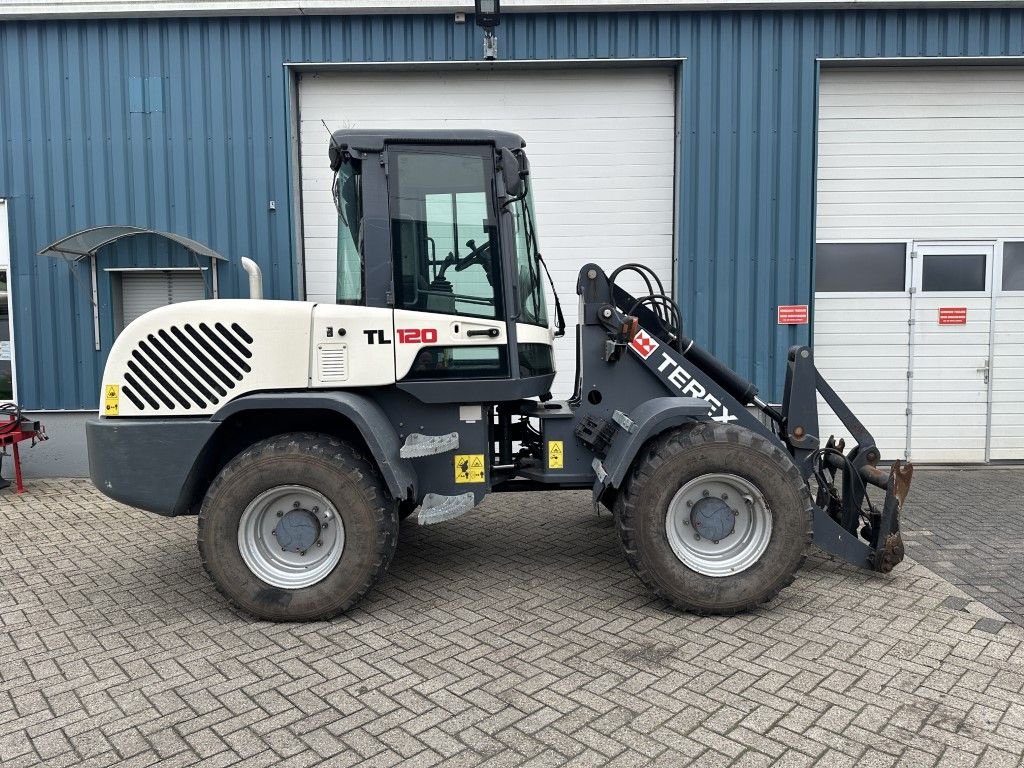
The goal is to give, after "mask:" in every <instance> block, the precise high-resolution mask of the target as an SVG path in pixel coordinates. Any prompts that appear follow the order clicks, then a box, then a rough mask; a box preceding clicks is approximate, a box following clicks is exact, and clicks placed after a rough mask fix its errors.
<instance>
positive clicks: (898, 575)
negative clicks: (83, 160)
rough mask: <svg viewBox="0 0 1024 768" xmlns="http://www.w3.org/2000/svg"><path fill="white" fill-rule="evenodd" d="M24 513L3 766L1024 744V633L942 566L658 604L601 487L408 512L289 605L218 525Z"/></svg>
mask: <svg viewBox="0 0 1024 768" xmlns="http://www.w3.org/2000/svg"><path fill="white" fill-rule="evenodd" d="M922 477H923V478H924V476H922ZM921 486H922V488H926V489H930V488H931V487H932V483H931V481H930V480H928V479H927V478H925V479H924V482H923V483H921ZM926 492H931V491H926ZM922 498H923V497H922ZM1015 508H1016V507H1013V509H1015ZM0 522H2V525H0V763H2V764H3V766H4V768H15V767H16V766H22V765H35V764H45V765H47V766H62V765H110V764H115V763H116V764H123V765H128V766H141V765H153V764H157V763H159V764H160V765H161V766H176V765H191V764H194V763H197V762H200V761H202V762H203V764H206V765H211V766H220V765H230V764H235V763H240V762H242V761H243V760H244V761H245V762H246V765H254V766H259V765H275V766H276V765H288V766H290V765H312V764H317V763H322V764H324V765H332V766H334V765H339V766H344V765H352V764H357V763H361V764H363V765H395V764H399V763H404V764H408V765H417V766H427V765H440V764H444V765H452V766H470V765H483V764H486V765H493V766H503V765H509V766H510V765H535V766H548V765H565V764H572V765H602V764H615V765H652V764H655V765H669V766H679V765H684V764H687V763H688V762H694V764H702V765H730V764H731V765H765V764H768V763H769V762H771V761H775V760H778V761H779V762H780V764H785V765H808V764H811V763H815V762H817V763H818V764H819V765H823V766H842V765H854V764H856V765H894V764H901V765H907V766H915V767H917V766H927V765H932V764H938V763H940V762H941V764H943V765H974V764H984V765H993V766H997V765H1016V764H1018V763H1019V761H1020V757H1019V756H1020V755H1021V754H1022V753H1024V629H1022V628H1021V627H1019V626H1016V625H1014V624H1004V623H1002V622H1001V621H999V620H998V618H999V617H998V615H997V614H994V613H992V612H987V609H985V608H984V606H981V605H980V604H978V603H976V602H970V600H969V598H968V597H967V596H966V595H965V594H964V593H963V592H961V591H960V590H958V589H957V588H956V587H954V586H952V585H951V584H949V583H948V582H946V581H944V580H942V579H941V578H939V577H938V576H936V575H934V574H933V573H932V572H931V571H929V570H926V569H925V568H923V567H921V566H918V565H910V566H905V567H902V568H901V569H899V570H898V571H897V572H895V573H893V574H891V575H889V576H876V575H872V574H866V573H862V572H857V571H855V570H853V569H850V568H847V567H845V566H841V565H838V564H834V563H830V562H828V561H827V560H825V559H824V558H821V557H820V556H816V557H813V558H812V559H811V560H810V561H809V563H808V566H807V567H806V568H805V569H804V570H803V571H802V572H801V573H800V575H799V578H798V579H797V581H796V583H795V584H794V585H793V586H792V587H790V588H789V589H788V590H786V591H785V592H784V593H783V594H782V596H780V598H779V599H777V600H776V601H775V602H774V603H773V604H771V605H770V606H768V607H766V608H765V609H763V610H759V611H757V612H754V613H750V614H746V615H742V616H738V617H733V618H729V619H722V618H697V617H694V616H690V615H686V614H677V613H673V612H670V611H668V610H666V609H665V608H664V607H663V606H662V605H660V604H658V603H656V602H654V601H652V600H651V599H650V598H649V597H648V595H647V593H646V592H645V591H644V590H643V588H642V587H641V585H640V583H639V582H638V581H637V580H636V579H635V578H634V577H633V575H632V574H631V573H630V572H629V570H628V569H627V567H626V566H625V564H624V562H623V559H622V557H621V556H620V554H619V551H618V547H617V542H616V540H615V537H614V533H613V530H612V529H611V527H610V524H609V520H608V518H607V517H604V518H603V519H598V518H596V517H595V516H594V514H593V512H592V509H591V507H590V504H589V499H588V497H587V495H586V494H579V493H564V492H563V493H546V494H516V495H512V496H507V497H492V498H491V499H490V500H488V502H487V503H486V504H485V505H484V507H483V508H482V509H481V510H478V511H476V512H474V513H472V515H471V516H469V517H467V518H466V519H464V520H463V521H456V522H452V523H447V524H444V525H441V526H437V527H434V528H428V529H420V528H417V527H415V526H406V527H405V528H404V529H403V531H402V537H401V543H400V547H399V551H398V555H397V557H396V558H395V562H394V565H393V566H392V569H391V572H390V574H389V576H388V577H387V579H386V581H385V582H384V583H383V584H382V585H381V587H380V588H379V589H378V590H377V591H376V592H374V593H373V595H372V596H371V597H370V599H368V600H367V601H365V602H364V603H363V604H362V606H361V607H360V608H359V609H358V610H356V611H353V612H352V613H351V614H350V615H349V616H347V617H344V618H340V619H337V620H335V621H333V622H330V623H317V624H306V625H273V624H267V623H263V622H257V621H253V620H250V619H247V618H245V617H243V616H239V615H237V614H235V613H234V612H233V611H231V610H230V609H228V608H227V607H226V606H225V604H224V603H223V602H222V600H221V599H220V598H219V597H218V595H217V593H216V592H215V591H214V589H213V587H212V586H211V585H210V583H209V582H208V580H207V578H206V576H205V574H204V573H203V572H202V570H201V567H200V564H199V559H198V556H197V554H196V550H195V542H194V539H195V520H194V519H180V520H163V519H159V518H156V517H152V516H147V515H144V514H142V513H139V512H135V511H132V510H129V509H126V508H124V507H121V506H119V505H117V504H114V503H112V502H109V501H107V500H105V499H104V498H103V497H102V496H100V495H99V494H98V493H97V492H95V491H94V490H92V489H91V488H90V486H89V485H88V484H87V483H85V482H84V481H61V482H55V481H49V482H43V481H36V482H34V483H33V485H32V493H31V495H27V496H23V497H13V496H11V495H9V494H7V493H6V492H4V493H3V495H0ZM984 618H989V619H997V620H996V621H991V622H988V623H985V622H983V623H982V624H981V625H980V626H976V624H977V623H978V622H979V620H980V619H984Z"/></svg>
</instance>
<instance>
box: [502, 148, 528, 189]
mask: <svg viewBox="0 0 1024 768" xmlns="http://www.w3.org/2000/svg"><path fill="white" fill-rule="evenodd" d="M501 175H502V178H503V179H504V180H505V194H507V195H508V196H509V197H511V198H517V197H522V196H523V195H524V194H525V193H526V177H527V176H529V175H530V162H529V161H528V160H527V159H526V155H525V154H523V153H522V152H513V151H512V150H511V149H508V148H506V147H502V148H501Z"/></svg>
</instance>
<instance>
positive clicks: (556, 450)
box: [548, 440, 565, 469]
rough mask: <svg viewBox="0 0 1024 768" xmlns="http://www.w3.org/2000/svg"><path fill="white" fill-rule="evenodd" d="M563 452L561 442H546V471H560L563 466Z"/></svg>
mask: <svg viewBox="0 0 1024 768" xmlns="http://www.w3.org/2000/svg"><path fill="white" fill-rule="evenodd" d="M564 462H565V452H564V451H563V450H562V441H561V440H548V469H562V468H563V467H564V466H565V463H564Z"/></svg>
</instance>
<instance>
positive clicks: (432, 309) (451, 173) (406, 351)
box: [388, 145, 510, 382]
mask: <svg viewBox="0 0 1024 768" xmlns="http://www.w3.org/2000/svg"><path fill="white" fill-rule="evenodd" d="M493 156H494V153H493V149H492V148H491V147H490V146H486V145H462V146H450V147H447V146H439V147H424V146H417V147H411V146H409V147H403V146H391V147H390V148H389V152H388V194H389V207H390V212H391V213H390V215H391V242H392V260H393V264H394V307H395V310H394V337H395V378H396V380H397V381H403V382H414V381H435V382H436V381H455V380H480V379H507V378H509V375H510V374H509V352H508V338H507V326H506V315H505V307H504V302H503V291H502V285H501V282H502V269H501V251H500V244H499V236H498V222H497V216H496V203H495V189H494V159H493Z"/></svg>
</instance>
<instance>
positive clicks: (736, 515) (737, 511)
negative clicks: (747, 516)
mask: <svg viewBox="0 0 1024 768" xmlns="http://www.w3.org/2000/svg"><path fill="white" fill-rule="evenodd" d="M739 514H740V511H739V510H738V509H734V510H733V511H732V516H733V517H739Z"/></svg>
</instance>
